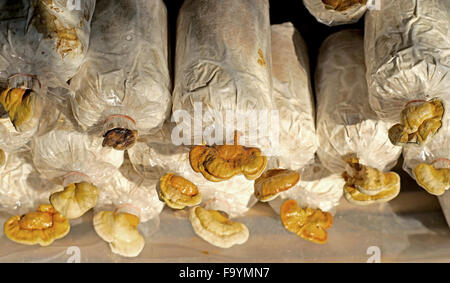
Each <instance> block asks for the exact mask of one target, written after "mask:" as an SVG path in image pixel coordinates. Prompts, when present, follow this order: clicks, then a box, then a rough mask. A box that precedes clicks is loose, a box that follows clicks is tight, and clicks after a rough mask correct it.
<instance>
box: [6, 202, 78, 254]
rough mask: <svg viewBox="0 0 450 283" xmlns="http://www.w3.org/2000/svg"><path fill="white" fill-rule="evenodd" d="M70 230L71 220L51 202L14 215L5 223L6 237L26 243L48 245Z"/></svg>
mask: <svg viewBox="0 0 450 283" xmlns="http://www.w3.org/2000/svg"><path fill="white" fill-rule="evenodd" d="M69 231H70V223H69V220H68V219H67V218H65V217H64V216H62V215H61V214H59V213H58V212H56V211H55V210H54V208H53V207H52V206H51V205H50V204H44V205H40V206H39V207H38V209H37V211H36V212H31V213H27V214H25V215H22V216H13V217H11V218H9V219H8V220H7V221H6V222H5V224H4V232H5V235H6V237H8V238H9V239H10V240H12V241H14V242H16V243H20V244H25V245H36V244H39V245H41V246H48V245H50V244H51V243H53V241H54V240H57V239H60V238H63V237H64V236H66V235H67V234H68V233H69Z"/></svg>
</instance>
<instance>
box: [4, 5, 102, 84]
mask: <svg viewBox="0 0 450 283" xmlns="http://www.w3.org/2000/svg"><path fill="white" fill-rule="evenodd" d="M73 4H75V5H73ZM94 9H95V0H84V1H67V0H22V1H10V0H0V10H2V11H5V13H1V14H0V47H1V48H0V79H2V80H4V79H6V78H7V77H9V76H11V75H14V74H18V73H22V74H32V75H34V76H36V77H37V78H38V79H39V80H40V82H41V83H42V84H43V86H60V84H61V83H65V82H66V81H67V80H69V79H70V78H71V77H72V76H73V75H74V74H75V72H76V70H77V69H78V67H79V66H80V65H81V63H82V62H83V60H84V57H85V55H86V52H87V50H88V45H89V35H90V21H91V18H92V14H93V13H94ZM44 89H45V87H44Z"/></svg>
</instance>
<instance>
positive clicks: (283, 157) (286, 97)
mask: <svg viewBox="0 0 450 283" xmlns="http://www.w3.org/2000/svg"><path fill="white" fill-rule="evenodd" d="M272 64H273V65H272V74H273V90H274V92H273V94H274V101H275V106H276V108H277V110H278V111H279V115H280V124H279V125H280V127H279V133H280V138H279V151H278V154H277V156H275V159H276V160H277V163H278V164H277V167H282V168H287V169H292V170H298V169H300V168H302V167H303V166H305V165H306V164H307V163H308V162H309V161H311V160H312V159H314V154H315V152H316V150H317V146H318V142H317V137H316V129H315V111H314V101H313V97H312V90H311V82H310V75H309V58H308V52H307V49H306V44H305V42H304V41H303V39H302V37H301V35H300V33H299V32H298V31H297V30H296V29H295V27H294V26H293V25H292V24H291V23H285V24H282V25H274V26H272Z"/></svg>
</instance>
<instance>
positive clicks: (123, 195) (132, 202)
mask: <svg viewBox="0 0 450 283" xmlns="http://www.w3.org/2000/svg"><path fill="white" fill-rule="evenodd" d="M158 181H159V179H144V178H143V177H142V176H140V175H139V174H138V173H137V172H136V171H135V170H134V168H133V166H132V164H131V163H130V161H129V160H128V159H125V161H124V163H123V165H122V166H121V167H120V168H119V170H117V171H116V172H115V174H114V175H112V177H111V178H110V179H108V180H107V182H104V185H102V186H101V189H100V191H99V199H98V202H97V205H96V207H95V210H98V211H100V210H114V209H116V210H117V211H118V212H127V213H131V214H134V215H136V216H138V217H139V219H140V222H147V221H149V220H152V221H154V222H155V224H156V225H155V226H158V225H157V224H158V222H159V220H158V219H159V218H158V215H159V214H160V213H161V211H162V209H163V208H164V202H161V201H160V200H159V198H158V193H157V189H156V186H157V184H158Z"/></svg>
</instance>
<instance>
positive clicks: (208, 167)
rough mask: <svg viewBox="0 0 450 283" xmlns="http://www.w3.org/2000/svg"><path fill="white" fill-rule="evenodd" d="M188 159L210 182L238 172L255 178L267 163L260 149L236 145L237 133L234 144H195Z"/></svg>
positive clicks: (195, 169)
mask: <svg viewBox="0 0 450 283" xmlns="http://www.w3.org/2000/svg"><path fill="white" fill-rule="evenodd" d="M189 161H190V163H191V166H192V169H193V170H194V171H195V172H200V173H202V175H203V176H204V177H205V178H206V179H207V180H209V181H211V182H221V181H225V180H228V179H230V178H232V177H233V176H235V175H238V174H244V176H245V177H246V178H247V179H248V180H255V179H256V178H258V177H259V176H260V175H261V174H262V172H263V171H264V169H265V168H266V165H267V158H266V157H265V156H263V155H262V152H261V150H259V149H258V148H254V147H244V146H240V145H238V137H237V133H236V134H235V137H234V145H219V146H206V145H201V146H195V147H194V148H193V149H192V150H191V151H190V153H189Z"/></svg>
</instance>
